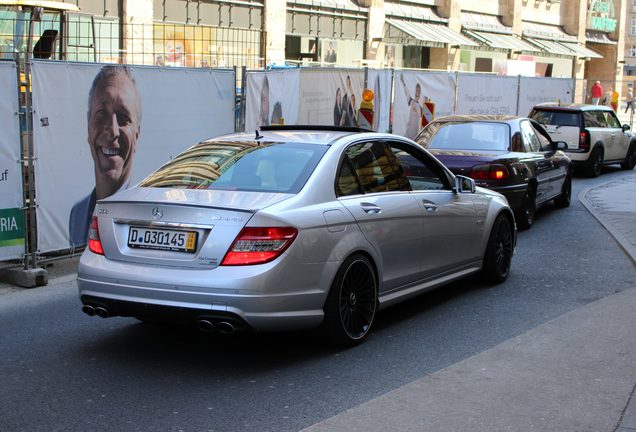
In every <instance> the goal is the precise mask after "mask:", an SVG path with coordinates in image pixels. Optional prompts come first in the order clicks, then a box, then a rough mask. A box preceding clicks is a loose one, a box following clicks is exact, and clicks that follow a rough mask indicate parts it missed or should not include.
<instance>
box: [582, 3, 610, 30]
mask: <svg viewBox="0 0 636 432" xmlns="http://www.w3.org/2000/svg"><path fill="white" fill-rule="evenodd" d="M616 23H617V20H616V13H615V11H614V3H613V2H612V1H611V0H592V1H591V2H590V7H589V9H588V16H587V28H588V29H590V30H598V31H602V32H608V33H611V32H613V31H615V30H616Z"/></svg>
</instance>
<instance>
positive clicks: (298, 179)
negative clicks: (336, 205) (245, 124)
mask: <svg viewBox="0 0 636 432" xmlns="http://www.w3.org/2000/svg"><path fill="white" fill-rule="evenodd" d="M327 148H328V147H327V146H325V145H317V144H302V143H271V142H258V141H250V142H230V141H208V142H203V143H201V144H198V145H196V146H194V147H191V148H189V149H188V150H186V151H185V152H183V153H181V154H180V155H179V156H177V157H176V158H174V159H173V160H171V161H170V162H168V163H167V164H165V165H164V166H162V167H161V168H159V169H158V170H157V171H155V172H154V173H152V174H150V175H149V176H148V177H146V178H145V179H144V180H142V181H141V183H140V186H145V187H165V188H182V189H222V190H242V191H258V192H283V193H297V192H298V191H300V189H301V188H302V187H303V186H304V185H305V182H306V181H307V179H308V178H309V176H310V175H311V173H312V172H313V170H314V168H315V167H316V165H317V164H318V161H320V159H321V158H322V156H323V155H324V154H325V152H326V151H327Z"/></svg>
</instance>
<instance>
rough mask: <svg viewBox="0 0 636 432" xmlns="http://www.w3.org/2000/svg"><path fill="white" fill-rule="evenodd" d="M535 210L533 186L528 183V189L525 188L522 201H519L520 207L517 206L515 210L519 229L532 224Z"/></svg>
mask: <svg viewBox="0 0 636 432" xmlns="http://www.w3.org/2000/svg"><path fill="white" fill-rule="evenodd" d="M536 211H537V203H536V201H535V192H534V188H533V187H532V186H531V185H528V189H526V193H525V195H524V196H523V201H522V202H521V208H519V211H518V212H517V219H518V223H517V225H518V226H519V228H520V229H529V228H530V227H531V226H532V224H533V223H534V216H535V213H536Z"/></svg>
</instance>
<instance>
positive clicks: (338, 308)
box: [322, 254, 378, 346]
mask: <svg viewBox="0 0 636 432" xmlns="http://www.w3.org/2000/svg"><path fill="white" fill-rule="evenodd" d="M377 309H378V281H377V278H376V275H375V271H374V269H373V265H372V264H371V262H370V261H369V260H368V259H367V258H366V257H365V256H364V255H361V254H354V255H351V256H350V257H348V258H347V259H346V260H345V261H344V263H343V264H342V266H341V267H340V269H339V270H338V273H337V274H336V278H335V279H334V281H333V284H332V285H331V289H330V290H329V295H328V296H327V301H326V303H325V319H324V321H323V324H322V330H323V334H324V336H325V337H326V339H327V340H328V341H329V342H331V343H334V344H336V345H340V346H355V345H358V344H359V343H361V342H362V341H364V340H365V339H366V337H367V335H368V334H369V332H370V331H371V328H372V326H373V323H374V321H375V314H376V311H377Z"/></svg>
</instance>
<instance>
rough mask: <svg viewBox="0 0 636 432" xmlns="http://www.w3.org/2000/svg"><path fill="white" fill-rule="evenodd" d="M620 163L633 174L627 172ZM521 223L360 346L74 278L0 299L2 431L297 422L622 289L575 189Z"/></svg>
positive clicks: (622, 280)
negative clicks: (475, 269)
mask: <svg viewBox="0 0 636 432" xmlns="http://www.w3.org/2000/svg"><path fill="white" fill-rule="evenodd" d="M630 174H632V173H631V172H630ZM622 175H624V172H622V171H619V170H609V172H607V173H605V174H604V175H603V176H601V177H600V178H598V179H585V178H576V179H575V181H574V193H573V196H574V197H575V199H573V201H572V206H571V207H570V208H568V209H565V210H558V209H555V208H554V207H553V206H551V205H550V206H548V207H546V208H544V209H542V210H541V211H540V212H539V214H538V219H537V222H536V224H535V226H534V227H533V228H532V229H531V230H529V231H524V232H521V233H520V235H519V243H518V246H517V250H516V255H515V257H514V259H513V269H512V274H511V276H510V278H509V280H508V281H507V282H506V283H504V284H502V285H499V286H496V287H491V286H487V285H483V284H481V283H480V282H479V281H478V280H476V279H470V280H467V281H463V282H460V283H455V284H453V285H451V286H447V287H445V288H442V289H440V290H438V291H436V292H433V293H429V294H425V295H422V296H420V297H418V298H416V299H414V300H412V301H410V302H408V304H404V305H399V306H396V307H393V308H391V309H388V310H386V311H383V312H382V313H380V314H379V319H378V322H377V325H376V328H375V331H374V333H373V334H372V335H371V336H370V338H369V340H368V341H367V342H366V343H365V344H363V345H362V346H359V347H356V348H352V349H349V350H336V349H334V348H331V347H329V346H325V345H322V344H320V343H319V342H317V341H316V340H315V339H314V338H313V335H312V334H311V333H307V332H303V333H288V334H252V333H244V334H239V335H233V336H223V335H207V334H203V333H200V332H198V331H196V330H194V329H189V328H174V327H170V326H153V325H148V324H141V323H138V322H137V321H135V320H134V319H128V318H113V319H107V320H102V319H99V318H90V317H87V316H85V315H84V314H83V313H81V312H80V302H79V300H78V299H77V294H76V289H77V288H76V284H75V282H74V281H70V282H61V283H53V284H50V285H49V286H47V287H43V288H37V289H32V290H18V291H15V292H10V293H8V294H5V295H2V296H0V389H2V391H1V392H0V431H8V432H14V431H16V432H17V431H28V432H36V431H47V432H51V431H88V430H90V431H186V432H190V431H215V432H218V431H238V430H241V431H297V430H300V429H302V428H304V427H307V426H309V425H312V424H314V423H316V422H318V421H320V420H323V419H325V418H328V417H331V416H333V415H335V414H337V413H340V412H342V411H344V410H346V409H347V408H350V407H353V406H356V405H358V404H360V403H362V402H365V401H367V400H369V399H371V398H374V397H377V396H379V395H381V394H384V393H386V392H388V391H390V390H392V389H395V388H397V387H399V386H402V385H404V384H406V383H409V382H411V381H413V380H415V379H418V378H421V377H423V376H425V375H427V374H430V373H432V372H434V371H437V370H439V369H442V368H445V367H447V366H449V365H451V364H454V363H456V362H458V361H460V360H462V359H465V358H467V357H469V356H471V355H474V354H476V353H479V352H482V351H484V350H487V349H488V348H490V347H493V346H494V345H496V344H498V343H500V342H503V341H505V340H507V339H509V338H511V337H514V336H517V335H519V334H522V333H524V332H526V331H528V330H529V329H532V328H534V327H536V326H537V325H539V324H542V323H545V322H546V321H549V320H550V319H552V318H555V317H557V316H560V315H562V314H564V313H566V312H568V311H571V310H574V309H576V308H578V307H581V306H582V305H585V304H587V303H589V302H592V301H594V300H597V299H600V298H603V297H605V296H607V295H610V294H612V293H615V292H618V291H621V290H623V289H625V288H628V287H630V286H633V285H634V283H635V282H636V268H635V267H634V265H633V264H632V262H631V261H630V260H629V258H628V257H627V256H626V255H625V254H624V253H623V251H622V250H621V249H620V247H619V246H618V244H617V243H616V242H615V241H614V240H613V238H612V237H611V236H610V235H609V234H608V233H607V232H606V231H605V230H604V229H603V228H602V226H601V225H600V224H599V223H598V222H597V221H596V220H595V219H594V218H593V217H592V216H591V215H590V214H589V213H588V212H587V211H586V210H585V208H584V207H583V206H582V205H581V204H580V203H579V202H578V200H576V196H577V195H578V193H579V192H580V191H581V190H583V189H585V188H587V187H590V186H593V185H595V184H599V183H604V182H606V181H609V180H611V179H614V178H618V177H620V176H622Z"/></svg>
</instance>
